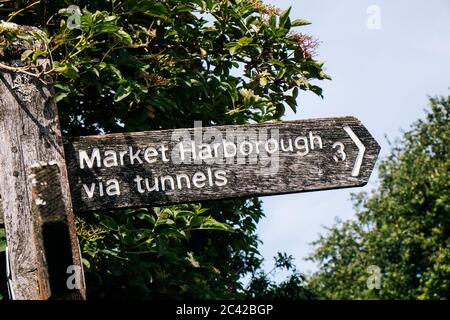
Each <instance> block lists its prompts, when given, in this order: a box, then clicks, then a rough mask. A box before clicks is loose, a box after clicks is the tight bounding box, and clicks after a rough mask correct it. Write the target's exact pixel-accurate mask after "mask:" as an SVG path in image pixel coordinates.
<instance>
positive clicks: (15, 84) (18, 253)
mask: <svg viewBox="0 0 450 320" xmlns="http://www.w3.org/2000/svg"><path fill="white" fill-rule="evenodd" d="M5 30H6V31H7V32H9V33H15V34H17V35H20V36H21V37H22V38H23V37H24V36H30V35H32V34H36V33H39V32H40V31H39V30H38V29H35V28H32V27H24V26H17V25H15V24H11V23H1V24H0V43H2V42H3V43H5V41H6V40H5V38H3V37H2V32H4V31H5ZM43 46H44V44H42V43H40V42H38V41H37V40H35V41H34V42H32V43H30V42H27V41H21V40H20V38H19V37H18V38H17V40H14V41H13V43H12V44H11V45H9V46H8V47H7V48H6V50H3V51H0V63H1V65H0V168H1V170H0V197H1V198H0V199H1V207H2V209H3V214H4V223H5V229H6V239H7V244H8V255H9V262H10V268H11V270H10V271H11V289H12V294H13V298H14V299H17V300H28V299H33V300H34V299H43V298H46V297H47V296H46V294H45V293H42V292H41V291H42V288H40V286H39V270H38V268H37V266H38V265H39V259H40V258H38V257H39V256H40V255H41V254H42V253H41V252H37V251H36V243H35V234H36V230H35V222H34V221H33V214H32V211H33V210H32V208H33V193H32V174H33V172H32V166H33V165H34V164H36V163H37V162H41V161H42V162H52V163H55V164H56V165H57V166H58V167H59V169H60V175H59V177H60V178H59V179H60V181H59V183H60V186H61V201H62V202H63V203H64V210H65V215H66V217H67V218H66V219H67V226H68V230H69V237H70V247H71V248H70V250H71V252H70V254H71V260H72V263H71V264H72V265H74V266H78V267H81V257H80V253H79V245H78V240H77V236H76V229H75V223H74V217H73V210H72V202H71V195H70V191H69V182H68V178H67V169H66V164H65V159H64V149H63V146H62V137H61V131H60V127H59V120H58V112H57V108H56V103H55V99H54V92H53V87H52V86H51V85H49V84H48V83H49V81H51V79H45V81H46V82H45V83H44V82H43V81H42V79H40V78H37V77H35V76H33V75H31V74H32V73H36V74H38V73H39V72H42V71H43V70H46V68H48V67H49V61H46V60H40V61H38V62H37V66H35V67H34V68H31V69H28V70H27V71H26V72H23V68H20V67H22V64H23V63H22V62H21V59H20V57H21V54H22V53H23V52H24V50H27V49H33V48H39V47H41V49H44V47H43ZM67 267H68V266H67ZM68 276H69V275H68ZM78 291H79V295H78V296H79V297H81V298H85V288H84V287H82V288H80V289H79V290H78Z"/></svg>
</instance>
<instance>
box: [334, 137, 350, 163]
mask: <svg viewBox="0 0 450 320" xmlns="http://www.w3.org/2000/svg"><path fill="white" fill-rule="evenodd" d="M332 148H333V149H337V150H336V153H335V154H334V155H333V159H334V161H336V162H339V161H345V159H347V155H346V154H345V151H344V149H345V147H344V144H343V143H342V142H340V141H338V142H335V143H334V144H333V146H332Z"/></svg>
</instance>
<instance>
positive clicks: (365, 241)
mask: <svg viewBox="0 0 450 320" xmlns="http://www.w3.org/2000/svg"><path fill="white" fill-rule="evenodd" d="M430 105H431V110H430V111H429V112H428V113H427V115H426V118H425V119H424V120H419V121H417V122H416V123H415V124H414V125H413V127H412V129H411V130H410V131H409V132H406V133H405V134H404V137H403V139H402V140H401V141H400V142H398V143H397V144H396V145H395V146H394V148H393V150H392V152H391V154H390V155H389V156H388V157H387V158H386V159H385V160H384V161H383V162H382V163H381V165H380V169H379V180H380V184H379V187H378V188H377V190H375V191H373V192H372V193H371V194H370V195H367V194H364V193H360V194H356V195H354V203H355V208H356V220H354V221H353V220H352V221H345V222H342V221H340V222H338V223H337V224H336V225H335V226H333V227H331V228H329V229H328V233H327V234H326V235H325V236H321V237H320V239H319V240H318V241H316V242H315V243H314V245H315V251H314V254H313V255H312V256H311V257H310V259H312V260H313V261H316V262H317V263H318V264H319V271H318V272H317V273H316V274H315V276H314V278H313V281H312V284H313V287H314V288H315V289H316V290H317V291H318V292H319V293H320V294H321V295H323V296H324V297H327V298H334V299H365V298H368V299H377V298H380V299H448V298H449V297H450V201H449V200H450V199H449V196H450V187H449V183H450V153H449V147H450V97H440V98H431V100H430ZM371 265H374V266H378V267H379V268H380V271H381V287H380V289H379V290H377V289H369V288H368V286H367V280H368V279H369V277H370V276H371V275H373V274H371V272H370V270H368V267H369V266H371ZM369 280H370V279H369Z"/></svg>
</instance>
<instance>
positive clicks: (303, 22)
mask: <svg viewBox="0 0 450 320" xmlns="http://www.w3.org/2000/svg"><path fill="white" fill-rule="evenodd" d="M310 24H311V22H309V21H308V20H305V19H295V20H294V21H292V22H291V27H302V26H307V25H310Z"/></svg>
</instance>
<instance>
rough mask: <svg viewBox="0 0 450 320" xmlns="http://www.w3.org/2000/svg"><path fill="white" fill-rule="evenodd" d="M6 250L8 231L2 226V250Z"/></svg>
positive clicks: (0, 231)
mask: <svg viewBox="0 0 450 320" xmlns="http://www.w3.org/2000/svg"><path fill="white" fill-rule="evenodd" d="M5 250H6V233H5V229H4V228H0V252H4V251H5Z"/></svg>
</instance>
